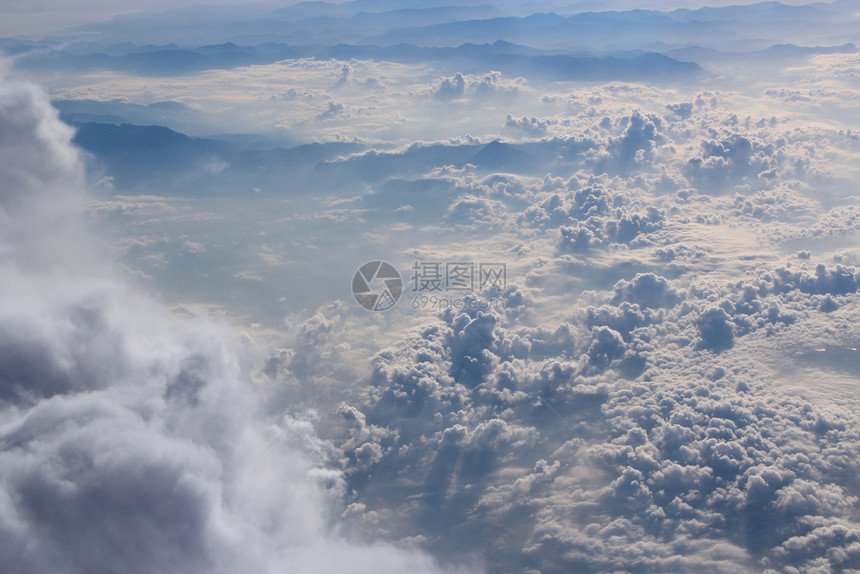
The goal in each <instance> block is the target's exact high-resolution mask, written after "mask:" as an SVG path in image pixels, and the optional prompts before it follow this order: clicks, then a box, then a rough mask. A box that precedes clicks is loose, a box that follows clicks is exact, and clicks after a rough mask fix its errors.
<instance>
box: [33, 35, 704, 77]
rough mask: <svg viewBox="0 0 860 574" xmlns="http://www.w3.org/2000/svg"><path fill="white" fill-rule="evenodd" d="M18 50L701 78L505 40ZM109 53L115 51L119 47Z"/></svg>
mask: <svg viewBox="0 0 860 574" xmlns="http://www.w3.org/2000/svg"><path fill="white" fill-rule="evenodd" d="M18 49H20V50H22V54H21V55H20V56H19V60H18V61H19V65H21V66H24V67H28V66H29V67H34V68H56V69H75V70H82V69H109V70H122V71H125V72H130V73H134V74H139V75H145V76H146V75H156V76H170V75H184V74H190V73H194V72H198V71H203V70H212V69H229V68H234V67H237V66H247V65H251V64H269V63H273V62H277V61H281V60H288V59H296V58H318V59H337V60H351V59H357V60H376V61H389V62H402V63H415V62H432V63H433V64H434V65H436V66H437V67H438V68H439V69H440V70H444V71H450V72H456V71H460V72H466V73H483V72H487V71H490V70H499V71H501V72H508V73H512V74H517V75H520V76H525V77H541V78H545V79H549V80H646V79H665V80H669V79H680V78H690V77H692V76H695V75H696V74H698V73H700V72H701V71H702V70H701V68H699V66H698V65H697V64H695V63H693V62H681V61H678V60H675V59H673V58H670V57H668V56H664V55H661V54H656V53H652V52H649V53H644V54H641V55H635V56H630V57H623V58H622V57H617V56H608V57H601V56H595V55H587V54H581V55H572V54H558V53H553V52H547V51H543V50H535V49H533V48H529V47H528V46H522V45H518V44H512V43H510V42H504V41H496V42H494V43H492V44H473V43H466V44H462V45H460V46H457V47H456V48H421V47H418V46H415V45H412V44H399V45H395V46H377V45H352V44H337V45H334V46H290V45H285V44H261V45H258V46H238V45H236V44H231V43H227V44H219V45H212V46H201V47H199V48H184V49H180V48H176V47H173V46H170V47H165V48H153V49H149V50H146V51H141V50H140V49H139V48H131V47H128V48H127V49H129V50H130V51H129V53H126V54H124V55H119V56H117V55H113V56H111V55H107V54H103V53H97V54H80V53H77V52H76V51H75V50H62V51H59V52H56V51H46V50H39V49H35V48H32V47H29V46H23V47H22V46H19V47H18ZM111 51H112V52H115V51H116V47H113V49H112V50H111Z"/></svg>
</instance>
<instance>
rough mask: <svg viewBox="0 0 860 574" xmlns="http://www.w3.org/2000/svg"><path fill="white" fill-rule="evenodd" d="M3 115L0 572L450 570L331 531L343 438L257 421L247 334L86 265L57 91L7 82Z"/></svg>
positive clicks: (258, 398)
mask: <svg viewBox="0 0 860 574" xmlns="http://www.w3.org/2000/svg"><path fill="white" fill-rule="evenodd" d="M0 123H2V124H3V125H4V126H6V128H4V131H3V136H2V137H3V139H2V140H0V155H2V158H3V161H2V162H0V163H2V166H3V167H2V177H0V181H2V182H3V184H2V187H0V191H2V194H0V208H2V214H3V218H4V219H5V220H6V221H8V225H4V226H3V229H4V234H3V236H2V247H3V249H2V253H0V257H2V259H0V266H2V271H3V273H2V274H3V277H4V290H3V298H2V301H0V356H2V361H0V363H2V368H0V413H2V420H3V425H2V430H0V444H2V445H3V448H2V452H0V540H2V542H0V554H2V556H3V561H4V568H5V569H6V570H7V571H9V572H21V573H24V572H35V571H53V572H68V573H75V572H95V571H123V572H152V571H208V572H235V571H236V570H237V569H248V568H250V569H251V570H254V571H256V572H278V571H282V570H283V569H284V568H289V569H290V570H291V571H295V572H329V571H331V572H334V571H342V570H343V569H344V568H346V567H347V566H348V567H349V569H351V570H353V571H359V572H361V571H364V572H370V571H373V572H379V571H388V572H403V571H404V570H410V571H417V572H437V571H440V567H439V566H437V565H436V564H435V562H434V561H433V560H432V559H431V558H429V557H428V556H426V555H424V554H421V553H419V552H417V551H412V550H405V549H398V548H395V547H392V546H388V545H384V544H382V545H380V544H374V545H370V544H364V543H354V542H349V541H348V540H347V539H346V538H345V537H343V535H342V534H340V533H338V532H336V530H337V524H336V522H335V523H331V522H330V521H329V520H328V517H329V516H331V513H332V512H333V511H334V512H335V513H336V512H337V510H336V509H337V508H338V506H340V505H341V504H342V502H341V500H342V499H341V497H342V496H343V494H344V490H343V488H344V482H343V478H342V474H341V473H340V472H339V471H338V470H336V465H334V464H333V462H334V461H335V459H336V452H337V451H336V449H334V448H333V447H332V446H331V445H330V444H329V443H326V442H324V441H322V440H321V439H319V438H317V437H316V435H315V434H314V430H313V427H312V424H311V422H310V421H309V420H307V419H303V418H296V417H289V416H283V415H282V414H281V415H279V416H276V417H274V418H271V419H266V418H264V417H263V416H262V405H263V404H264V401H265V397H264V396H263V395H262V394H261V391H260V389H259V387H258V386H257V385H256V383H255V382H254V377H255V375H254V374H253V364H254V361H255V360H256V357H257V353H258V350H257V349H256V348H255V346H254V345H253V343H252V342H251V341H249V340H247V338H243V337H242V336H241V335H240V334H239V333H237V332H235V331H233V330H232V329H230V328H229V327H227V326H226V325H224V324H221V323H217V322H214V321H212V320H210V319H207V318H205V317H203V316H198V317H194V318H178V317H173V316H171V315H169V314H168V313H167V312H166V311H165V310H163V309H162V308H161V307H160V306H159V305H158V304H157V303H154V302H153V301H151V300H148V299H146V298H145V297H143V296H141V295H140V294H138V293H135V292H134V291H133V290H132V289H130V288H129V287H128V286H127V285H124V284H122V283H121V282H119V281H118V280H116V279H115V278H114V277H113V276H112V274H111V273H110V272H109V271H104V270H100V269H99V267H98V266H94V265H93V264H91V262H90V261H89V259H90V258H89V257H88V256H87V251H88V250H92V251H94V252H97V251H98V250H97V249H96V248H95V247H94V246H95V245H96V244H95V243H94V242H91V241H90V240H89V239H88V238H87V237H86V235H85V234H84V233H82V232H79V230H78V229H76V228H74V227H69V226H66V225H62V224H60V222H61V218H60V217H59V213H57V212H58V211H59V212H62V215H63V218H74V217H75V216H74V211H70V210H69V209H68V207H69V206H70V205H75V201H76V200H77V199H78V198H79V197H80V196H81V195H82V192H81V186H82V173H83V170H82V163H81V160H80V158H79V156H78V151H77V150H76V149H75V148H73V147H72V146H71V145H70V140H71V136H72V132H71V130H70V129H69V128H68V127H67V126H65V125H64V124H62V123H60V122H59V121H58V119H57V114H56V112H55V111H53V110H52V109H51V108H50V106H49V105H48V103H47V98H46V97H45V95H44V94H43V93H42V92H40V91H39V90H38V89H36V88H34V87H33V86H31V85H28V84H25V83H22V82H19V81H15V80H10V79H8V78H4V79H3V80H2V90H1V91H0ZM13 144H14V145H13ZM48 227H50V228H51V229H50V233H49V232H48ZM41 234H44V237H43V236H42V235H41ZM49 246H50V247H56V248H57V249H55V250H52V249H48V247H49ZM82 271H86V272H82ZM368 444H369V443H368ZM358 451H359V456H360V458H361V460H367V461H369V462H372V461H374V460H376V459H378V457H379V453H378V451H377V450H376V449H374V447H373V445H372V444H370V445H369V446H367V447H364V448H359V449H358ZM451 570H459V569H458V568H457V567H456V566H451V568H446V571H451Z"/></svg>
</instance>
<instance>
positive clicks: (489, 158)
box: [466, 140, 537, 173]
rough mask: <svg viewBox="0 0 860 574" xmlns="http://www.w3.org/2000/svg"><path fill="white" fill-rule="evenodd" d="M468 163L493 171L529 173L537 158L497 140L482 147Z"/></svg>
mask: <svg viewBox="0 0 860 574" xmlns="http://www.w3.org/2000/svg"><path fill="white" fill-rule="evenodd" d="M466 163H469V164H472V165H474V166H477V167H479V168H483V169H488V170H492V171H499V172H510V173H529V172H530V171H532V169H533V168H534V167H535V166H536V164H537V159H536V158H535V157H533V156H531V155H529V154H527V153H526V152H523V151H520V150H518V149H517V148H515V147H514V146H512V145H510V144H506V143H502V142H501V141H499V140H495V141H492V142H490V143H488V144H487V145H485V146H484V147H482V148H481V150H480V151H479V152H478V153H476V154H475V155H473V156H472V157H471V158H469V160H468V161H467V162H466Z"/></svg>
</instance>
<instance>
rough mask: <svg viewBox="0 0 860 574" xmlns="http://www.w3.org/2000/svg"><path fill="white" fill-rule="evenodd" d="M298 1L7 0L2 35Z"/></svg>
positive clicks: (470, 0)
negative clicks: (183, 9)
mask: <svg viewBox="0 0 860 574" xmlns="http://www.w3.org/2000/svg"><path fill="white" fill-rule="evenodd" d="M297 3H298V2H295V1H291V0H262V1H257V2H236V1H234V0H208V1H206V2H198V1H194V0H190V1H189V0H147V1H142V0H130V1H123V2H119V1H116V0H37V1H35V2H34V1H31V0H3V1H2V2H0V14H2V18H0V35H3V36H34V37H41V36H44V35H49V34H57V33H59V32H62V31H63V30H67V29H68V28H71V27H74V26H79V25H83V24H88V23H91V22H98V21H103V20H108V19H110V18H112V17H114V16H117V15H120V14H126V13H133V12H141V11H158V10H163V9H164V10H166V9H170V8H176V7H179V6H197V5H215V4H220V5H230V4H232V5H246V6H249V7H251V6H255V7H261V8H262V7H265V6H273V7H278V6H286V5H290V4H297ZM334 3H339V1H338V0H335V2H334ZM755 3H756V2H754V1H752V0H715V1H713V2H704V1H701V0H667V1H665V2H663V1H661V2H655V1H653V0H650V1H642V0H609V1H596V0H591V1H588V0H587V1H584V2H579V3H572V2H561V3H560V2H557V1H556V0H538V1H537V2H532V3H530V5H532V6H537V7H538V10H537V11H547V10H552V9H553V7H554V6H558V7H560V8H561V9H566V10H569V9H570V7H571V5H577V4H580V5H582V7H583V9H584V10H606V9H631V8H645V9H654V10H668V9H673V8H679V7H689V8H697V7H701V6H729V5H739V4H755ZM783 3H784V4H804V3H805V2H803V1H802V0H784V1H783ZM824 3H828V2H824ZM427 4H429V2H428V3H427ZM433 4H436V5H439V4H440V2H433ZM441 4H461V5H462V4H466V5H468V4H485V2H484V1H483V0H465V1H462V2H441ZM504 4H506V3H505V2H499V3H496V5H504ZM413 5H414V4H413ZM521 5H522V3H516V2H515V3H513V6H518V7H521ZM556 9H558V8H556ZM533 11H534V10H533Z"/></svg>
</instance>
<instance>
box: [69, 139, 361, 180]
mask: <svg viewBox="0 0 860 574" xmlns="http://www.w3.org/2000/svg"><path fill="white" fill-rule="evenodd" d="M75 128H76V134H75V138H74V143H75V144H76V145H78V146H79V147H81V148H82V149H84V150H85V151H87V152H89V153H90V154H92V156H93V157H94V158H95V160H96V161H97V162H98V164H99V165H100V167H101V169H102V170H103V171H104V172H105V173H106V174H107V175H109V176H111V177H112V178H113V181H114V186H115V187H116V188H117V189H120V190H140V189H148V190H154V191H158V192H171V193H178V194H187V193H190V192H192V190H193V193H194V194H200V193H204V194H213V195H221V194H225V193H227V194H229V193H233V192H235V191H236V190H238V189H245V190H247V189H249V186H250V187H256V188H259V189H268V190H281V191H283V190H299V191H301V190H303V189H305V188H308V189H310V188H311V187H312V186H306V185H305V183H304V182H305V180H306V179H307V178H311V179H314V178H316V176H314V175H313V173H314V169H315V168H316V166H317V165H318V164H319V163H320V162H324V161H327V160H330V159H332V158H335V157H338V156H340V155H345V154H349V153H354V152H357V151H360V150H362V149H363V146H362V145H360V144H354V143H347V142H332V143H324V144H319V143H317V144H306V145H300V146H296V147H293V148H288V149H284V148H274V149H256V150H255V149H247V148H246V144H242V143H236V142H231V141H227V140H228V139H229V138H224V139H213V138H192V137H188V136H186V135H184V134H181V133H178V132H175V131H173V130H170V129H168V128H165V127H162V126H139V125H132V124H119V125H116V124H106V123H93V122H84V123H79V124H75ZM238 139H239V140H241V139H243V138H238ZM192 182H193V183H194V185H190V183H192ZM322 183H323V184H326V185H327V183H326V182H322ZM319 184H320V182H314V183H313V185H319Z"/></svg>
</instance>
